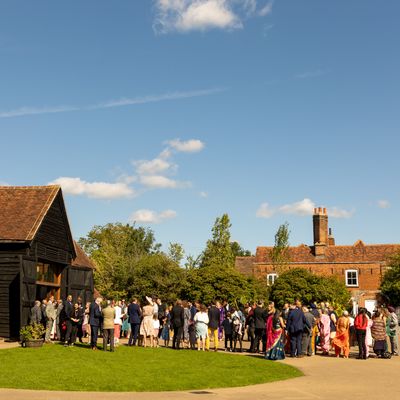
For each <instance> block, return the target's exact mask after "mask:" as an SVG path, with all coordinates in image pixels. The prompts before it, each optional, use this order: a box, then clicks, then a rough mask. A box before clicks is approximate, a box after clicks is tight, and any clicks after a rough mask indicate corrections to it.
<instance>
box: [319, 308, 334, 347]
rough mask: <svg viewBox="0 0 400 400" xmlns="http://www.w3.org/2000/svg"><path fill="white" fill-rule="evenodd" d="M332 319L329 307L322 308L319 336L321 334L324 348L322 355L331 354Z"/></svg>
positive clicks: (321, 343) (321, 342)
mask: <svg viewBox="0 0 400 400" xmlns="http://www.w3.org/2000/svg"><path fill="white" fill-rule="evenodd" d="M330 324H331V319H330V317H329V311H328V309H327V308H325V309H323V310H321V318H320V320H319V324H318V328H319V336H320V342H319V344H320V346H321V350H322V355H329V350H330V347H331V345H330V334H331V328H330Z"/></svg>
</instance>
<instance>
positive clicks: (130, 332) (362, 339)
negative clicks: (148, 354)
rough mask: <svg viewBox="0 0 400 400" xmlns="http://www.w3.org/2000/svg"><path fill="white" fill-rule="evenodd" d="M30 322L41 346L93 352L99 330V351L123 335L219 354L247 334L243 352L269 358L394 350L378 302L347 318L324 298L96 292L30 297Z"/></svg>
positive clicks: (389, 311) (392, 327)
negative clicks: (85, 346)
mask: <svg viewBox="0 0 400 400" xmlns="http://www.w3.org/2000/svg"><path fill="white" fill-rule="evenodd" d="M339 314H340V315H339ZM31 322H32V323H41V324H43V325H44V327H45V328H46V333H45V341H46V342H47V343H52V340H58V341H61V342H62V343H64V345H65V346H73V345H74V344H75V343H76V341H77V339H78V340H79V341H80V342H83V340H82V339H83V338H84V337H87V338H88V342H89V343H90V346H91V348H92V349H93V350H97V348H98V339H99V334H101V336H102V338H103V350H107V349H108V348H109V349H110V351H115V347H116V346H117V345H118V344H119V343H120V339H121V338H122V337H125V338H127V339H128V343H127V344H128V346H143V347H148V346H150V347H159V346H160V345H163V346H165V347H169V346H170V345H171V347H172V348H173V349H184V348H186V349H192V350H196V349H197V350H198V351H209V350H210V346H211V342H213V350H214V351H218V349H219V344H220V342H222V344H223V348H224V350H225V351H229V352H242V351H243V341H244V340H245V339H246V340H247V341H248V342H249V346H246V347H248V348H247V349H246V350H247V351H249V352H251V353H261V354H263V355H264V356H265V358H266V359H269V360H282V359H284V358H285V357H286V355H289V356H291V357H305V356H309V357H310V356H313V355H315V354H317V353H319V354H321V355H325V356H328V355H330V354H332V355H334V356H336V357H341V356H342V357H344V358H348V357H349V353H350V347H351V346H353V345H355V344H356V343H357V344H358V349H359V352H358V358H359V359H364V360H366V359H367V358H368V357H369V355H370V348H371V347H372V349H373V351H374V353H375V355H376V356H377V357H381V358H390V356H392V355H398V329H399V321H398V317H397V315H396V313H395V310H394V309H393V308H392V307H387V308H386V307H379V308H377V309H376V310H375V311H374V313H373V314H372V315H371V313H369V312H368V311H367V310H366V309H365V308H360V309H359V311H358V313H357V315H354V316H353V315H350V314H349V312H348V311H346V310H345V311H343V312H341V313H338V311H337V310H335V309H334V307H333V306H332V305H331V304H329V303H328V302H326V303H323V302H322V303H319V304H315V303H311V304H309V305H308V306H305V305H303V304H301V302H300V301H296V302H295V303H293V304H289V303H286V304H285V305H284V306H283V308H282V309H281V310H278V309H277V308H276V307H275V304H274V303H273V302H269V303H268V304H267V305H266V307H264V303H263V302H262V301H259V302H257V303H253V304H245V305H243V306H239V307H234V306H231V305H230V304H228V302H226V301H222V302H220V301H214V302H212V303H211V304H209V305H205V304H201V303H200V302H197V301H196V302H190V301H185V300H177V301H176V302H175V304H173V305H169V304H165V303H163V302H162V300H161V299H160V298H159V297H146V298H145V299H144V301H143V302H140V301H139V300H138V299H137V298H133V299H132V300H131V301H130V302H129V304H128V303H127V302H126V301H125V300H120V301H114V300H103V299H102V298H100V297H99V298H96V299H95V300H94V301H93V302H91V303H86V304H85V305H84V304H83V303H82V299H81V298H79V297H78V298H77V299H76V301H75V302H73V299H72V296H68V297H67V299H66V300H65V301H61V300H58V301H56V300H55V299H54V297H53V296H51V297H50V298H49V299H47V300H43V301H42V302H40V301H36V302H35V305H34V307H33V308H32V310H31Z"/></svg>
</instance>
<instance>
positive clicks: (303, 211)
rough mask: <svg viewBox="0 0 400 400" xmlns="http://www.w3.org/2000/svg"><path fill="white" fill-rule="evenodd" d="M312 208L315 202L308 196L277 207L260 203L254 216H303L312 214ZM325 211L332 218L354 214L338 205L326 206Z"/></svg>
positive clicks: (348, 216) (347, 216)
mask: <svg viewBox="0 0 400 400" xmlns="http://www.w3.org/2000/svg"><path fill="white" fill-rule="evenodd" d="M314 208H316V203H315V202H314V201H312V200H311V199H308V198H305V199H303V200H301V201H297V202H295V203H291V204H285V205H282V206H278V207H270V205H269V204H268V203H262V204H261V205H260V207H259V209H258V210H257V212H256V216H257V217H258V218H271V217H272V216H274V215H276V214H289V215H297V216H301V217H304V216H308V215H313V213H314ZM327 213H328V216H330V217H333V218H350V217H351V216H352V215H353V214H354V210H353V211H349V210H345V209H342V208H339V207H328V208H327Z"/></svg>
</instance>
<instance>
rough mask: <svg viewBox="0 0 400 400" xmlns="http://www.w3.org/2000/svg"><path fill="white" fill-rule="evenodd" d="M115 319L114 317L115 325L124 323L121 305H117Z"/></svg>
mask: <svg viewBox="0 0 400 400" xmlns="http://www.w3.org/2000/svg"><path fill="white" fill-rule="evenodd" d="M114 310H115V319H114V325H122V319H121V317H122V310H121V307H120V306H115V307H114Z"/></svg>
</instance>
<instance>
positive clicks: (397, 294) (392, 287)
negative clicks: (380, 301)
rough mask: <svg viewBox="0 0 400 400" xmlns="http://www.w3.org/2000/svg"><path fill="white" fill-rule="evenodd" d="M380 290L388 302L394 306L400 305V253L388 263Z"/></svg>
mask: <svg viewBox="0 0 400 400" xmlns="http://www.w3.org/2000/svg"><path fill="white" fill-rule="evenodd" d="M387 266H388V269H387V270H386V272H385V274H384V276H383V279H382V283H381V287H380V290H381V292H382V294H383V295H384V297H385V298H386V300H387V302H388V303H389V304H391V305H393V306H399V305H400V252H399V253H397V254H395V255H393V256H392V257H391V258H390V259H389V262H388V265H387Z"/></svg>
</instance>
